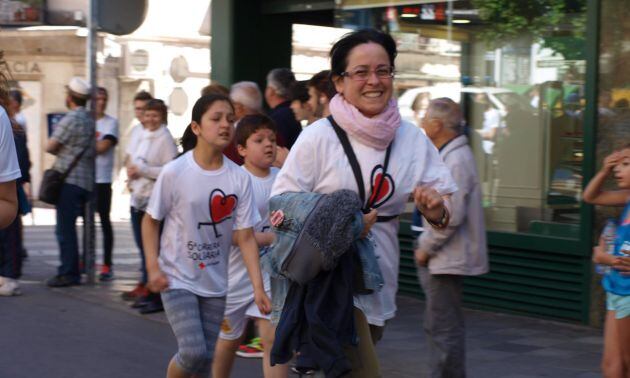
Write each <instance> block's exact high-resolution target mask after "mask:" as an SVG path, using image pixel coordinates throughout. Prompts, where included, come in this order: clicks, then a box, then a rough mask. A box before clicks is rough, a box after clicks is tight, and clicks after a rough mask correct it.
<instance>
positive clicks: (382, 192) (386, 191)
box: [368, 164, 396, 208]
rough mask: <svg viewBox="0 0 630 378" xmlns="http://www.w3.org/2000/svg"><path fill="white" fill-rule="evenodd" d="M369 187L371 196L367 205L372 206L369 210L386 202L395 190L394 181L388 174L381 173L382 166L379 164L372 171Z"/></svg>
mask: <svg viewBox="0 0 630 378" xmlns="http://www.w3.org/2000/svg"><path fill="white" fill-rule="evenodd" d="M370 185H371V188H370V191H371V192H372V194H371V195H370V200H369V202H368V204H372V205H371V208H377V207H379V206H381V205H382V204H384V203H385V202H387V200H388V199H390V198H391V196H392V195H394V191H395V190H396V187H395V185H394V179H392V176H390V175H389V173H386V172H383V166H382V165H380V164H379V165H377V166H376V167H374V169H373V170H372V174H371V176H370ZM377 190H378V193H377Z"/></svg>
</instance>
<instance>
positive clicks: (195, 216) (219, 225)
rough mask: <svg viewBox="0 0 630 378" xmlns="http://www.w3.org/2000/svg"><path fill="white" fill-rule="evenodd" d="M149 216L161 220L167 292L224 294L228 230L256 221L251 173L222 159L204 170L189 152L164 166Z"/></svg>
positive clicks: (251, 225) (162, 255) (229, 232)
mask: <svg viewBox="0 0 630 378" xmlns="http://www.w3.org/2000/svg"><path fill="white" fill-rule="evenodd" d="M147 213H148V214H149V215H150V216H151V217H153V218H154V219H157V220H164V229H163V231H162V237H161V240H160V257H159V263H160V268H161V269H162V271H163V272H164V273H165V274H166V275H167V277H168V279H169V282H170V284H169V288H171V289H185V290H189V291H191V292H193V293H194V294H196V295H199V296H202V297H222V296H225V295H226V294H227V266H228V265H227V263H228V254H229V252H230V247H231V245H232V231H233V230H241V229H245V228H249V227H253V226H254V225H255V224H256V223H257V222H259V221H260V217H259V215H258V211H257V209H256V206H255V204H254V197H253V195H252V185H251V181H250V178H249V175H248V174H247V173H246V172H244V171H243V170H242V169H241V168H240V167H239V166H238V165H236V164H234V163H233V162H231V161H230V160H229V159H227V158H225V157H224V158H223V166H222V167H221V168H219V169H217V170H214V171H208V170H204V169H202V168H201V167H200V166H199V165H198V164H197V163H196V162H195V160H194V157H193V153H192V151H189V152H187V153H185V154H184V155H182V156H181V157H179V158H178V159H175V160H174V161H172V162H170V163H168V164H167V165H166V166H164V168H163V169H162V172H161V173H160V176H159V177H158V180H157V182H156V184H155V187H154V188H153V194H152V195H151V200H150V201H149V206H148V208H147Z"/></svg>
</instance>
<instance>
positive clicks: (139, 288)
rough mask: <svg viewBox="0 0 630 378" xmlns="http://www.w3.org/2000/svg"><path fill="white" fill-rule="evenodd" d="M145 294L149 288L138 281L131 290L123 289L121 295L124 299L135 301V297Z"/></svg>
mask: <svg viewBox="0 0 630 378" xmlns="http://www.w3.org/2000/svg"><path fill="white" fill-rule="evenodd" d="M147 294H149V290H147V288H145V287H144V285H143V284H141V283H138V284H137V285H136V287H134V288H133V290H130V291H123V293H122V294H121V297H122V299H124V300H126V301H135V300H136V299H137V298H140V297H145V296H146V295H147Z"/></svg>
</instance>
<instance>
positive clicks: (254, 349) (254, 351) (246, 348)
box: [236, 337, 263, 358]
mask: <svg viewBox="0 0 630 378" xmlns="http://www.w3.org/2000/svg"><path fill="white" fill-rule="evenodd" d="M236 355H237V356H239V357H243V358H262V356H263V346H262V342H261V340H260V337H254V338H253V339H251V341H250V342H249V343H247V344H245V345H241V346H239V347H238V350H237V351H236Z"/></svg>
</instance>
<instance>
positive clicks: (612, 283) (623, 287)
mask: <svg viewBox="0 0 630 378" xmlns="http://www.w3.org/2000/svg"><path fill="white" fill-rule="evenodd" d="M628 251H630V202H628V203H627V204H626V207H625V208H624V209H623V213H622V215H621V219H620V220H619V225H618V226H617V236H616V237H615V252H614V253H613V255H614V256H630V254H629V253H628ZM602 286H604V290H606V291H607V292H610V293H613V294H617V295H630V276H623V275H622V274H621V273H619V271H617V270H615V269H611V270H610V272H609V273H608V274H606V276H604V278H603V279H602Z"/></svg>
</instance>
